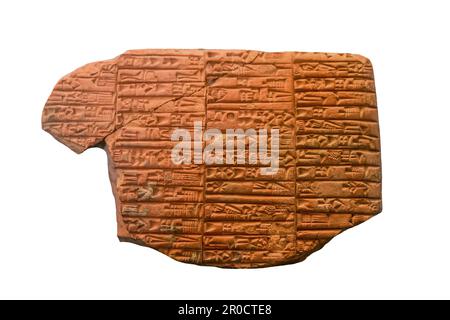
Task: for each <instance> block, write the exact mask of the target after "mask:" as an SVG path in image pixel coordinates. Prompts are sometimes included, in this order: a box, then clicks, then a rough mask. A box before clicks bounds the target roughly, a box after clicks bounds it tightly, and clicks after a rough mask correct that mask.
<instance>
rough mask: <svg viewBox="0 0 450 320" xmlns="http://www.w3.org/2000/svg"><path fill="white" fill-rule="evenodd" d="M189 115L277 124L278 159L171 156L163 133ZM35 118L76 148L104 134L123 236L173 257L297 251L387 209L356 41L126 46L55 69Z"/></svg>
mask: <svg viewBox="0 0 450 320" xmlns="http://www.w3.org/2000/svg"><path fill="white" fill-rule="evenodd" d="M196 121H197V123H198V121H201V125H202V128H201V129H202V130H207V129H211V128H217V129H219V130H221V132H225V130H226V129H230V128H242V129H244V130H245V129H261V128H265V129H270V128H276V129H278V130H279V149H280V151H279V170H278V171H277V173H276V174H273V175H263V174H262V172H261V164H251V163H248V162H247V163H245V164H242V163H240V164H239V163H237V162H236V161H235V162H234V164H217V163H214V164H204V163H200V164H199V163H197V164H196V163H192V164H174V162H173V161H172V160H171V150H172V148H173V147H174V145H175V144H176V143H177V142H174V141H171V134H172V133H173V131H174V130H175V129H176V128H185V129H186V130H188V131H189V132H192V131H193V128H194V122H196ZM42 125H43V129H44V130H46V131H48V132H49V133H50V134H52V135H53V136H54V137H55V138H56V139H58V140H59V141H60V142H62V143H64V144H65V145H67V146H68V147H69V148H71V149H72V150H74V151H75V152H77V153H80V152H82V151H84V150H85V149H87V148H89V147H92V146H102V147H104V148H105V149H106V152H107V154H108V159H109V172H110V177H111V183H112V187H113V192H114V196H115V198H116V206H117V222H118V236H119V238H120V239H121V240H124V241H131V242H134V243H138V244H141V245H144V246H148V247H151V248H154V249H157V250H158V251H160V252H162V253H164V254H166V255H168V256H170V257H172V258H174V259H176V260H179V261H183V262H189V263H195V264H202V265H213V266H220V267H231V268H252V267H267V266H274V265H280V264H286V263H293V262H298V261H302V260H304V259H305V258H306V257H307V256H308V255H309V254H311V253H312V252H314V251H316V250H318V249H320V248H321V247H322V246H323V245H324V244H325V243H327V242H328V241H329V240H330V239H331V238H333V237H334V236H336V235H337V234H339V233H340V232H342V231H343V230H345V229H347V228H350V227H353V226H355V225H357V224H359V223H361V222H364V221H366V220H367V219H369V218H370V217H372V216H374V215H375V214H377V213H379V212H380V211H381V171H380V141H379V129H378V116H377V106H376V97H375V85H374V79H373V71H372V66H371V64H370V61H369V60H368V59H366V58H364V57H362V56H359V55H352V54H329V53H300V52H282V53H269V52H258V51H231V50H227V51H225V50H134V51H128V52H126V53H125V54H122V55H121V56H119V57H117V58H116V59H113V60H108V61H102V62H96V63H91V64H88V65H86V66H84V67H81V68H79V69H77V70H75V71H74V72H72V73H70V74H69V75H67V76H65V77H64V78H62V79H61V80H60V81H59V82H58V84H57V85H56V87H55V88H54V90H53V92H52V94H51V95H50V97H49V99H48V101H47V103H46V105H45V108H44V111H43V116H42ZM269 140H270V139H269ZM247 142H248V141H247ZM247 142H246V143H247ZM201 143H202V147H204V146H205V142H204V141H203V142H201ZM246 156H247V153H246Z"/></svg>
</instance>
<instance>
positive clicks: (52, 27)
mask: <svg viewBox="0 0 450 320" xmlns="http://www.w3.org/2000/svg"><path fill="white" fill-rule="evenodd" d="M0 3H1V4H0V32H1V33H0V35H1V38H0V41H1V42H0V43H1V48H0V56H1V59H0V63H1V67H0V72H1V74H0V88H1V89H0V90H1V109H0V110H1V126H0V137H1V140H0V141H1V149H0V150H1V155H0V169H1V174H0V177H1V178H0V179H1V180H0V196H1V202H0V298H149V299H150V298H153V299H154V298H158V299H170V298H178V299H187V298H191V299H197V298H199V299H200V298H209V299H214V298H224V299H226V298H236V299H239V298H245V299H258V298H265V299H278V298H280V299H281V298H287V299H290V298H293V299H300V298H344V299H345V298H450V292H449V291H450V289H449V288H450V276H449V270H450V256H449V243H450V241H449V233H450V232H449V228H450V210H449V205H448V203H449V202H447V201H448V200H449V199H450V183H449V181H450V176H449V172H448V170H449V166H450V153H449V148H450V144H449V141H450V135H449V132H448V129H449V117H450V90H449V86H450V81H449V75H450V67H449V58H450V50H449V31H450V23H449V21H450V19H449V12H450V10H449V8H448V7H447V6H446V4H445V3H446V1H441V2H439V1H423V2H416V1H405V2H402V1H386V2H384V1H374V2H372V3H369V2H362V1H292V2H288V1H280V0H276V1H270V2H269V1H261V0H259V1H255V2H253V1H242V0H238V1H230V0H227V1H204V2H200V1H199V2H196V1H177V2H175V1H167V0H166V1H158V2H157V1H130V0H127V1H122V2H118V1H117V2H116V1H105V2H104V3H103V2H100V1H96V2H94V1H86V2H83V1H73V2H72V3H70V2H69V1H54V2H50V1H43V0H41V1H9V2H7V1H1V2H0ZM447 3H448V2H447ZM137 48H223V49H227V48H238V49H257V50H267V51H285V50H296V51H330V52H351V53H360V54H363V55H365V56H367V57H369V58H370V59H371V60H372V63H373V65H374V70H375V77H376V86H377V95H378V104H379V115H380V125H381V135H382V161H383V201H384V203H383V204H384V210H383V212H382V213H381V214H380V215H378V216H377V217H375V218H373V219H371V220H370V221H368V222H366V223H364V224H362V225H359V226H358V227H356V228H353V229H351V230H349V231H346V232H345V233H343V234H342V235H339V236H338V237H337V238H335V239H334V240H332V241H331V242H330V243H329V244H328V245H327V246H326V247H325V248H323V249H322V250H320V251H319V252H317V253H315V254H313V255H312V256H310V257H309V258H308V259H307V260H306V261H305V262H302V263H298V264H294V265H289V266H283V267H272V268H267V269H258V270H223V269H218V268H212V267H199V266H195V265H188V264H183V263H179V262H176V261H173V260H172V259H170V258H168V257H166V256H164V255H163V254H160V253H158V252H156V251H154V250H152V249H148V248H144V247H140V246H137V245H133V244H129V243H119V241H118V240H117V238H116V235H115V233H116V222H115V221H116V220H115V206H114V199H113V196H112V193H111V187H110V183H109V179H108V174H107V165H106V154H105V152H104V151H103V150H101V149H89V150H87V151H86V152H84V153H83V154H81V155H76V154H75V153H73V152H72V151H70V150H69V149H68V148H67V147H65V146H64V145H62V144H60V143H58V142H57V141H56V140H54V139H53V138H52V137H51V136H50V135H49V134H47V133H45V132H44V131H42V130H41V124H40V118H41V111H42V107H43V105H44V103H45V101H46V99H47V97H48V95H49V94H50V92H51V90H52V88H53V86H54V85H55V84H56V82H57V80H58V79H59V78H60V77H62V76H63V75H65V74H67V73H68V72H70V71H72V70H73V69H75V68H77V67H79V66H82V65H83V64H85V63H88V62H92V61H96V60H103V59H109V58H113V57H115V56H117V55H119V54H120V53H122V52H123V51H124V50H127V49H137Z"/></svg>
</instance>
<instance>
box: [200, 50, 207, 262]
mask: <svg viewBox="0 0 450 320" xmlns="http://www.w3.org/2000/svg"><path fill="white" fill-rule="evenodd" d="M207 56H208V55H207V51H206V50H204V51H203V81H204V87H205V109H204V110H205V116H204V119H205V124H204V128H203V132H205V131H206V123H207V121H208V119H207V112H208V108H207V100H208V84H207V80H208V79H207V78H206V61H207V60H206V59H207ZM203 132H202V134H203ZM203 150H204V147H203V137H202V164H201V166H203V206H202V217H201V220H200V221H201V229H202V237H201V241H202V242H201V246H200V263H201V264H203V238H204V234H205V207H206V164H205V162H204V161H203Z"/></svg>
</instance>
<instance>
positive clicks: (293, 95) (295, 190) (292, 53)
mask: <svg viewBox="0 0 450 320" xmlns="http://www.w3.org/2000/svg"><path fill="white" fill-rule="evenodd" d="M294 56H295V53H294V52H291V81H292V83H291V87H292V106H293V108H294V159H295V162H294V212H295V214H294V239H295V254H297V219H298V218H297V214H298V213H297V105H296V103H295V85H294Z"/></svg>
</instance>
